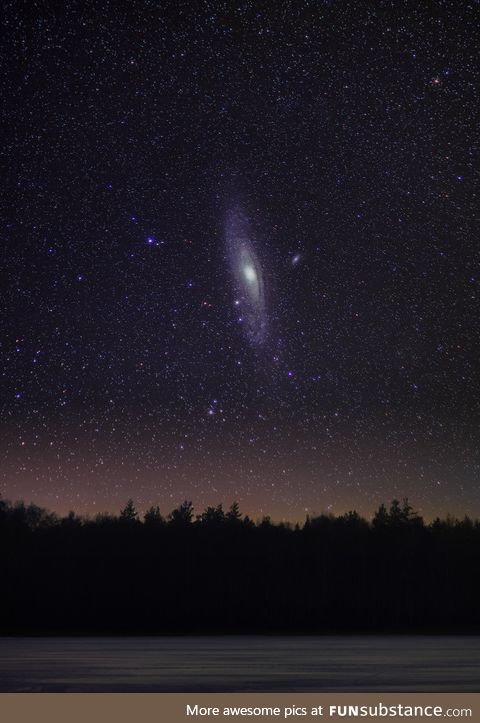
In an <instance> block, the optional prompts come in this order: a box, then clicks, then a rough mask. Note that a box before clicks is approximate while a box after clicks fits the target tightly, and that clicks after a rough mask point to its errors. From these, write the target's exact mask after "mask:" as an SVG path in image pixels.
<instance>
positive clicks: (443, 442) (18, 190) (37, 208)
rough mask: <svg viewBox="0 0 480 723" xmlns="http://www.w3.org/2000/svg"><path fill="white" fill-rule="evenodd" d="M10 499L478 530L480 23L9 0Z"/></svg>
mask: <svg viewBox="0 0 480 723" xmlns="http://www.w3.org/2000/svg"><path fill="white" fill-rule="evenodd" d="M4 8H5V9H4V29H3V33H2V35H3V45H2V50H1V53H2V59H3V63H2V71H1V78H0V91H1V95H2V98H3V100H2V115H3V127H4V133H3V143H2V146H1V149H0V152H1V157H2V168H3V171H2V175H3V179H2V180H3V183H2V186H3V193H2V200H1V232H2V244H1V249H2V264H1V266H2V276H1V279H2V304H1V307H2V308H1V319H0V323H1V349H0V351H1V368H0V375H1V376H0V393H1V402H2V408H1V435H0V458H1V460H2V463H1V470H2V471H1V486H0V491H1V493H2V495H3V496H5V497H8V498H10V499H18V498H24V499H26V500H27V501H30V500H32V501H34V502H36V503H38V504H42V505H45V506H47V507H49V508H52V509H56V510H58V511H60V512H65V511H67V510H68V509H70V508H73V509H75V510H77V511H79V512H89V513H94V512H96V511H102V510H111V511H114V510H118V509H119V508H120V507H121V506H123V504H124V503H125V501H126V499H127V498H128V497H130V496H131V497H133V498H134V500H135V501H136V503H137V506H138V507H139V508H140V509H143V508H145V507H146V506H147V505H150V504H159V505H160V508H161V510H162V512H168V511H170V510H171V509H172V508H173V507H174V506H176V505H177V504H178V503H179V502H180V501H182V500H183V499H184V498H188V499H191V500H192V501H193V502H194V504H195V506H196V508H197V511H200V509H201V508H202V507H204V506H205V505H206V504H211V503H217V502H223V503H224V504H229V503H230V502H231V501H232V500H233V499H237V500H238V501H239V503H240V507H241V509H242V510H243V511H244V512H248V513H249V514H252V515H253V516H254V517H257V516H260V515H261V514H267V513H268V514H271V515H272V516H273V517H274V518H275V519H280V518H288V519H291V520H297V519H302V518H303V517H304V516H305V513H306V511H308V512H309V513H310V514H313V513H316V512H321V511H326V510H331V511H334V512H343V511H345V510H347V509H351V508H356V509H357V510H359V511H360V512H362V513H364V514H370V513H372V512H373V510H374V508H375V507H376V506H378V504H379V503H380V502H382V501H389V500H391V498H392V497H394V496H397V497H400V498H401V497H403V496H405V495H408V496H409V498H410V499H411V501H412V503H413V504H414V505H415V507H416V508H417V509H419V510H420V511H421V512H423V514H424V515H426V516H427V517H430V516H432V515H435V514H444V513H446V512H448V511H449V512H452V513H455V514H458V515H461V514H463V513H465V512H467V513H469V514H472V515H478V514H480V467H479V465H480V427H479V422H480V414H479V412H480V379H479V370H480V366H479V352H480V339H479V332H480V315H479V305H478V300H479V286H480V269H479V251H480V249H479V228H480V227H479V222H480V209H479V204H478V179H479V165H478V137H479V133H478V128H479V124H478V121H479V117H478V116H479V114H478V110H479V100H480V98H479V85H478V80H479V49H480V42H479V41H480V31H479V28H480V5H479V3H478V2H477V0H471V1H470V2H465V1H463V0H452V1H444V0H439V1H438V2H435V3H429V2H418V0H413V1H412V2H409V1H408V0H405V1H396V2H386V1H384V0H379V1H378V2H370V3H359V2H354V1H353V0H351V1H342V0H333V1H330V2H321V1H320V0H316V1H315V2H313V1H309V0H305V1H304V2H291V1H289V2H280V1H278V2H270V1H269V2H265V3H262V2H250V1H249V0H246V1H245V2H239V3H235V2H198V3H191V2H185V1H180V2H178V0H176V1H175V2H151V1H148V0H143V1H140V0H133V1H132V2H128V3H127V2H125V3H122V2H108V1H107V2H99V1H97V2H92V1H88V0H87V1H86V0H78V1H72V0H67V1H66V2H65V3H57V2H46V1H44V2H40V1H37V2H34V1H33V0H28V1H27V0H26V1H25V2H21V1H18V2H8V1H7V2H6V3H5V4H4Z"/></svg>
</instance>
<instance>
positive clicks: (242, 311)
mask: <svg viewBox="0 0 480 723" xmlns="http://www.w3.org/2000/svg"><path fill="white" fill-rule="evenodd" d="M225 242H226V247H227V256H228V261H229V264H230V270H231V273H232V277H233V281H234V286H235V306H236V307H237V312H238V321H239V323H241V324H242V325H243V328H244V330H245V334H246V336H247V338H248V340H249V341H250V342H251V343H252V344H263V343H264V341H265V339H266V335H267V314H266V303H265V288H264V281H263V273H262V267H261V264H260V261H259V259H258V256H257V254H256V252H255V248H254V241H253V238H252V233H251V229H250V225H249V222H248V218H247V216H246V214H245V213H244V212H243V211H242V210H241V209H238V208H237V209H233V210H230V211H229V212H228V213H227V217H226V233H225Z"/></svg>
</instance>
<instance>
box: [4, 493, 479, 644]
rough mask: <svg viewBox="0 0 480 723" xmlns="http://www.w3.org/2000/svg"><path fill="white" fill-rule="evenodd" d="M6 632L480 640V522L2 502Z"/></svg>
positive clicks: (407, 515)
mask: <svg viewBox="0 0 480 723" xmlns="http://www.w3.org/2000/svg"><path fill="white" fill-rule="evenodd" d="M0 569H1V600H2V602H1V608H2V615H1V616H0V634H2V635H37V634H38V635H44V634H48V635H65V634H81V635H87V634H105V635H110V634H112V635H113V634H125V635H134V634H135V635H143V634H148V635H177V634H229V633H249V634H250V633H251V634H254V633H255V634H257V633H258V634H280V633H282V634H324V633H332V634H334V633H343V632H345V633H346V632H348V633H384V632H392V633H419V632H421V633H432V634H433V633H435V634H438V633H480V596H479V593H480V575H479V571H480V521H479V520H472V519H470V518H468V517H465V518H464V519H462V520H458V519H455V518H452V517H449V516H447V517H446V518H445V519H438V518H437V519H435V520H433V521H432V522H429V523H428V524H427V523H425V522H424V520H423V519H422V518H421V517H420V516H419V515H418V514H417V513H416V512H415V511H414V509H413V508H412V506H411V505H410V503H409V501H408V499H404V500H403V502H399V501H398V500H393V501H392V503H391V505H390V506H389V507H387V506H385V505H381V506H380V507H379V508H378V510H377V511H376V512H375V514H374V516H373V518H372V519H371V520H366V519H364V518H363V517H361V516H360V515H359V514H358V513H357V512H355V511H351V512H348V513H346V514H344V515H341V516H334V515H330V514H322V515H319V516H316V517H307V518H306V520H305V522H304V523H303V524H296V525H291V524H286V523H281V524H277V523H273V522H272V521H271V520H270V518H268V517H263V518H262V519H261V520H258V521H253V520H252V519H250V518H249V517H248V516H244V515H242V513H241V512H240V510H239V506H238V504H237V503H236V502H234V503H233V504H232V505H231V506H230V508H229V509H228V510H224V509H223V507H222V505H218V506H216V507H207V509H206V510H204V511H203V512H202V513H201V514H198V515H195V513H194V509H193V506H192V503H191V502H189V501H185V502H183V503H182V504H181V505H179V506H178V507H177V508H176V509H174V510H173V511H172V512H171V513H170V514H168V515H166V516H163V515H162V514H161V512H160V510H159V508H158V507H151V508H150V509H149V510H147V512H145V514H144V515H143V516H140V515H139V514H138V513H137V510H136V508H135V504H134V502H133V501H132V500H129V501H128V503H127V504H126V506H125V507H124V509H123V510H122V511H121V512H120V514H119V515H118V516H114V515H109V514H102V515H98V516H97V517H95V518H82V517H80V516H77V515H76V514H75V513H74V512H70V513H69V514H68V515H67V516H65V517H59V516H57V515H55V514H54V513H51V512H49V511H47V510H45V509H42V508H40V507H38V506H36V505H26V504H25V503H23V502H16V503H10V502H8V501H7V500H3V499H0Z"/></svg>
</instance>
